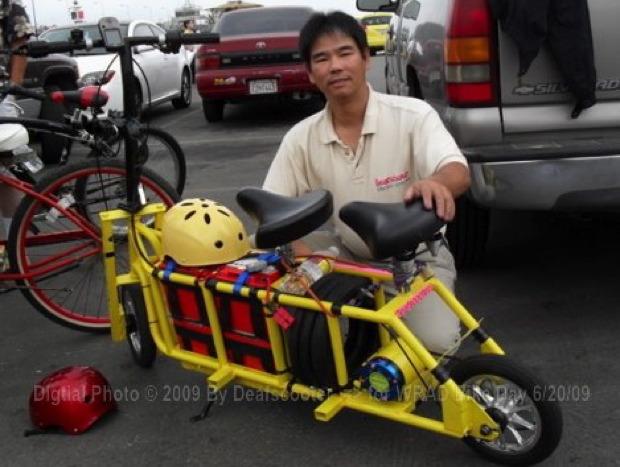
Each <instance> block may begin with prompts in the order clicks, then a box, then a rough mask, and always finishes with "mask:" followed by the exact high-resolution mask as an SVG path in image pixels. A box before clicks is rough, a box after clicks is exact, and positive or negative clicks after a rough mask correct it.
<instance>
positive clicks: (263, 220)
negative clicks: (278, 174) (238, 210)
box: [237, 188, 334, 248]
mask: <svg viewBox="0 0 620 467" xmlns="http://www.w3.org/2000/svg"><path fill="white" fill-rule="evenodd" d="M237 202H238V203H239V205H240V206H241V207H242V208H243V210H244V211H245V212H247V213H248V214H249V215H250V216H251V217H252V218H254V219H255V220H256V221H257V222H258V230H257V231H256V246H257V247H258V248H274V247H277V246H280V245H285V244H287V243H290V242H292V241H293V240H297V239H298V238H301V237H303V236H304V235H307V234H309V233H310V232H312V231H313V230H315V229H316V228H317V227H320V226H321V225H322V224H324V223H325V222H326V221H327V220H328V219H329V218H330V216H331V215H332V212H333V211H334V206H333V202H332V194H331V193H330V192H329V191H327V190H317V191H311V192H310V193H306V194H305V195H302V196H300V197H298V198H292V197H289V196H282V195H278V194H275V193H272V192H270V191H266V190H262V189H260V188H243V189H242V190H241V191H239V193H237Z"/></svg>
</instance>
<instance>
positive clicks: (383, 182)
mask: <svg viewBox="0 0 620 467" xmlns="http://www.w3.org/2000/svg"><path fill="white" fill-rule="evenodd" d="M408 181H409V171H408V170H405V171H404V172H401V173H398V174H394V175H388V176H387V177H382V178H375V186H376V187H377V191H383V190H387V189H389V188H392V187H393V186H397V185H402V184H403V183H406V182H408Z"/></svg>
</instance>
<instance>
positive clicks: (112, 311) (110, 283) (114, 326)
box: [99, 212, 125, 341]
mask: <svg viewBox="0 0 620 467" xmlns="http://www.w3.org/2000/svg"><path fill="white" fill-rule="evenodd" d="M106 214H109V215H108V216H106ZM99 217H100V219H101V245H102V254H103V266H104V272H105V281H106V290H107V300H108V316H109V317H110V333H111V335H112V339H113V340H114V341H121V340H123V339H125V318H124V314H123V312H122V310H121V306H120V303H119V299H118V292H117V288H116V259H115V256H114V255H115V250H114V241H113V235H112V220H111V219H110V218H112V217H113V215H112V214H110V213H109V212H101V213H100V214H99Z"/></svg>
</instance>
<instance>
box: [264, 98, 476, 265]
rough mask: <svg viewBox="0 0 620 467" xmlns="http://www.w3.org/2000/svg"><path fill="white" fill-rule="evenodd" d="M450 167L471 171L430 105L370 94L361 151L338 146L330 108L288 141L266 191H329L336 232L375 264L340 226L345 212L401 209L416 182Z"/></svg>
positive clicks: (271, 171) (296, 128) (272, 169)
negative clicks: (361, 205)
mask: <svg viewBox="0 0 620 467" xmlns="http://www.w3.org/2000/svg"><path fill="white" fill-rule="evenodd" d="M449 162H460V163H462V164H463V165H465V166H466V165H467V160H466V159H465V157H463V155H462V153H461V151H460V150H459V148H458V146H457V145H456V143H455V141H454V139H453V138H452V136H451V135H450V133H449V132H448V131H447V130H446V128H445V127H444V125H443V123H442V122H441V119H440V118H439V115H438V114H437V112H435V110H434V109H433V108H432V107H431V106H430V105H428V104H427V103H426V102H424V101H421V100H418V99H413V98H409V97H400V96H390V95H387V94H381V93H377V92H374V91H373V90H372V89H370V97H369V100H368V105H367V106H366V115H365V117H364V125H363V127H362V136H361V138H360V141H359V143H358V146H357V151H355V152H353V151H352V150H351V149H350V148H349V147H348V146H346V145H345V144H344V143H343V142H342V141H341V140H340V139H339V138H338V136H337V135H336V132H335V131H334V127H333V124H332V119H331V112H330V111H329V106H326V107H325V109H323V110H322V111H320V112H318V113H316V114H314V115H312V116H310V117H308V118H306V119H304V120H302V121H301V122H299V123H298V124H297V125H295V126H294V127H293V128H291V130H289V132H288V133H287V134H286V135H285V136H284V139H283V140H282V144H281V145H280V148H279V149H278V152H277V154H276V156H275V158H274V160H273V162H272V164H271V167H270V168H269V172H268V173H267V177H266V179H265V182H264V184H263V188H265V189H267V190H270V191H272V192H275V193H279V194H283V195H287V196H299V195H302V194H304V193H306V192H308V191H312V190H316V189H320V188H324V189H326V190H329V191H331V193H332V195H333V197H334V216H333V221H334V224H335V227H336V232H337V233H338V234H339V235H340V237H341V238H342V241H343V243H344V244H345V245H346V246H347V247H348V248H349V249H350V250H351V251H352V252H353V253H355V254H356V255H358V256H362V257H365V258H370V253H369V251H368V248H367V247H366V245H365V244H364V243H363V241H362V240H361V239H360V238H359V236H358V235H357V234H356V233H355V232H353V231H352V230H351V229H350V228H349V227H347V226H346V225H345V224H344V223H343V222H342V221H341V220H340V219H339V217H338V211H339V210H340V208H341V207H342V206H343V205H345V204H347V203H348V202H351V201H374V202H381V203H393V202H398V201H402V199H403V197H404V194H405V190H406V189H407V187H408V186H409V185H410V184H411V183H412V182H413V181H415V180H420V179H423V178H426V177H429V176H430V175H432V174H433V173H435V172H436V171H437V170H438V169H440V168H441V167H442V166H444V165H445V164H447V163H449Z"/></svg>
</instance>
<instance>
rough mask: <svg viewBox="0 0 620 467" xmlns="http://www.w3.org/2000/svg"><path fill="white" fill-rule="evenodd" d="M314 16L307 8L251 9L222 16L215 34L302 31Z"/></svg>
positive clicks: (230, 34)
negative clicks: (309, 18) (311, 16)
mask: <svg viewBox="0 0 620 467" xmlns="http://www.w3.org/2000/svg"><path fill="white" fill-rule="evenodd" d="M311 14H312V10H311V9H307V8H286V9H272V8H264V9H263V8H251V9H248V10H246V11H236V12H233V13H226V14H224V15H222V17H221V19H220V21H219V22H218V23H217V25H216V26H215V29H214V32H218V33H219V34H220V35H221V36H232V35H236V34H263V33H270V32H290V31H296V32H299V31H301V28H302V27H303V25H304V24H305V22H306V20H307V19H308V17H309V16H310V15H311Z"/></svg>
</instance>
